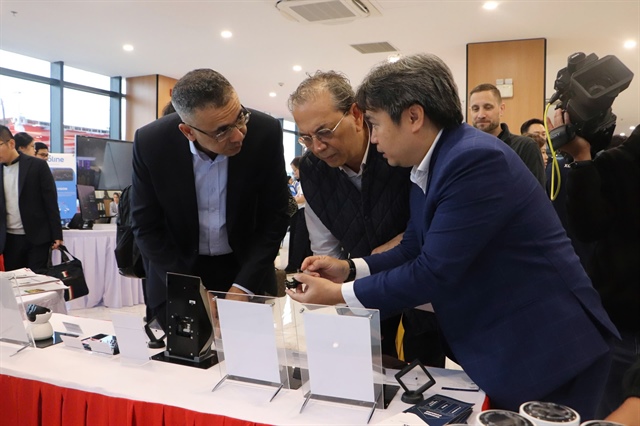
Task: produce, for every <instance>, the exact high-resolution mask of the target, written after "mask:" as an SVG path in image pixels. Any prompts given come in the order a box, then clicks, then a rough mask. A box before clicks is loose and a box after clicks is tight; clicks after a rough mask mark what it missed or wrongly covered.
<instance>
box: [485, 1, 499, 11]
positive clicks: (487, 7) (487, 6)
mask: <svg viewBox="0 0 640 426" xmlns="http://www.w3.org/2000/svg"><path fill="white" fill-rule="evenodd" d="M497 7H498V2H497V1H488V2H485V3H484V4H483V5H482V8H483V9H485V10H493V9H495V8H497Z"/></svg>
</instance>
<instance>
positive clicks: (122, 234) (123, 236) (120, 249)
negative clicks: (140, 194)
mask: <svg viewBox="0 0 640 426" xmlns="http://www.w3.org/2000/svg"><path fill="white" fill-rule="evenodd" d="M130 197H131V185H129V186H127V187H126V188H125V189H124V190H123V191H122V194H121V195H120V204H119V205H118V217H117V220H116V223H117V228H116V249H115V250H114V254H115V256H116V264H117V265H118V272H119V273H120V275H122V276H125V277H129V278H144V277H145V273H144V265H143V263H142V255H141V254H140V250H139V249H138V245H137V244H136V242H135V238H134V236H133V230H132V229H131V208H130V206H129V204H130V203H131V200H129V198H130Z"/></svg>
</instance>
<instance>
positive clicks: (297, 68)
mask: <svg viewBox="0 0 640 426" xmlns="http://www.w3.org/2000/svg"><path fill="white" fill-rule="evenodd" d="M293 70H294V71H295V72H299V71H302V67H301V66H300V65H294V66H293Z"/></svg>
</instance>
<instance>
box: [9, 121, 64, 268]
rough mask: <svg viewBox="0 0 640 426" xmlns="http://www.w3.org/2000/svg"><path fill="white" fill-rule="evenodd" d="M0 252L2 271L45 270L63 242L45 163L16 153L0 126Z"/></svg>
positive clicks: (55, 197)
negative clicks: (2, 260)
mask: <svg viewBox="0 0 640 426" xmlns="http://www.w3.org/2000/svg"><path fill="white" fill-rule="evenodd" d="M0 163H2V164H3V165H2V166H0V167H2V172H0V253H2V254H4V263H5V269H6V270H8V271H10V270H13V269H18V268H25V267H27V268H30V269H32V270H38V269H45V268H46V267H47V259H48V258H49V248H50V247H51V248H54V249H57V248H58V247H59V246H60V245H61V244H62V243H63V242H62V225H61V222H60V211H59V209H58V193H57V191H56V185H55V182H54V180H53V175H52V174H51V170H50V169H49V165H48V164H47V162H46V161H43V160H41V159H39V158H36V157H32V156H30V155H26V154H22V153H19V152H18V151H17V150H16V143H15V140H14V139H13V135H12V134H11V131H10V130H9V128H8V127H6V126H0Z"/></svg>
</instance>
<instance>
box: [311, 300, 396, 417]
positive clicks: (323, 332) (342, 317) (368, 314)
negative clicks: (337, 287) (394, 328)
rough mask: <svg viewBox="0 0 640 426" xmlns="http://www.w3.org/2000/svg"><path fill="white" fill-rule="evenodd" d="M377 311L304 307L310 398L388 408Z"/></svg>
mask: <svg viewBox="0 0 640 426" xmlns="http://www.w3.org/2000/svg"><path fill="white" fill-rule="evenodd" d="M379 315H380V314H379V312H378V311H377V310H375V309H358V308H347V307H335V306H321V305H305V308H304V312H303V321H304V335H305V336H304V338H305V342H306V348H307V363H308V371H306V372H304V371H303V374H302V376H303V387H305V390H307V392H306V394H305V397H306V399H305V402H304V404H303V405H302V407H301V409H300V412H302V411H303V410H304V407H305V406H306V405H307V403H308V402H309V400H310V399H318V400H325V401H333V402H340V403H345V404H351V405H357V406H362V405H366V406H369V407H371V411H370V414H369V420H370V419H371V416H373V412H374V410H375V408H376V407H379V408H382V407H383V400H382V399H383V398H382V392H383V382H384V375H383V374H382V359H381V357H382V355H381V339H380V319H379V318H380V316H379Z"/></svg>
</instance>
